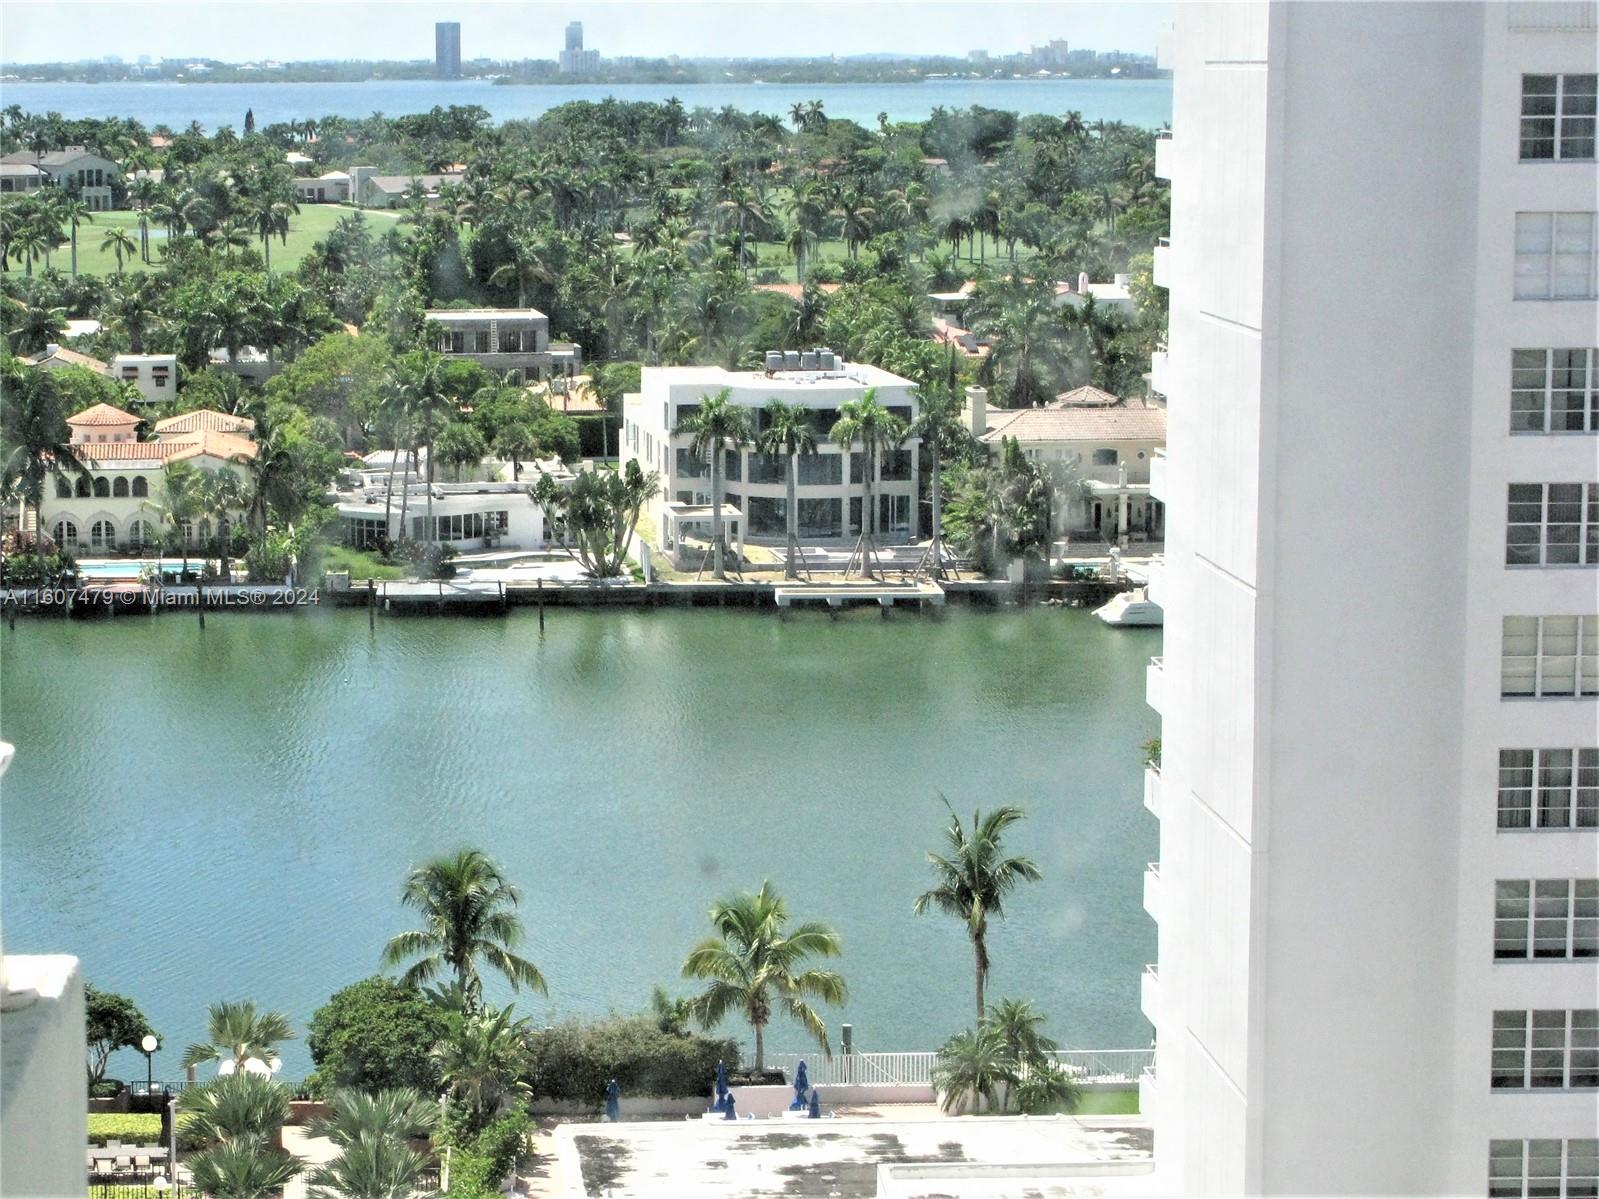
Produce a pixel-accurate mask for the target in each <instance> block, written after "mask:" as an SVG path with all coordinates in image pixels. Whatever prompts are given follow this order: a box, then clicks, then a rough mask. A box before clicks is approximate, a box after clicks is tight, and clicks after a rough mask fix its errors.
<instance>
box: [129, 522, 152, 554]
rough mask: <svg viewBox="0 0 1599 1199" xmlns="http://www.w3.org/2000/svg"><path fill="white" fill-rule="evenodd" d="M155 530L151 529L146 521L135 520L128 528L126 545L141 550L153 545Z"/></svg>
mask: <svg viewBox="0 0 1599 1199" xmlns="http://www.w3.org/2000/svg"><path fill="white" fill-rule="evenodd" d="M155 540H156V537H155V529H153V528H151V526H150V522H149V521H147V520H136V521H134V522H133V523H132V524H131V525H129V526H128V544H129V545H130V546H131V547H132V548H134V549H136V550H142V549H143V548H144V547H145V546H147V545H154V544H155Z"/></svg>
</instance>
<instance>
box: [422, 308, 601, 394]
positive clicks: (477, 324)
mask: <svg viewBox="0 0 1599 1199" xmlns="http://www.w3.org/2000/svg"><path fill="white" fill-rule="evenodd" d="M427 319H428V322H429V323H430V324H433V325H437V326H438V338H437V341H436V342H435V344H434V348H435V349H437V350H438V351H439V352H440V353H442V354H444V355H445V356H446V357H452V358H467V359H470V360H471V361H473V362H475V363H477V364H478V365H479V366H481V367H483V368H484V369H485V370H489V371H493V372H494V373H495V374H496V375H498V376H500V377H502V378H503V377H505V376H506V375H510V376H511V377H512V380H513V381H514V382H517V383H532V382H534V381H535V380H543V379H550V378H557V377H560V378H571V377H573V376H575V375H576V374H578V372H579V371H580V370H581V369H582V367H583V351H582V350H581V349H580V348H579V347H578V346H577V345H575V344H574V343H572V342H569V341H551V340H550V318H549V317H547V316H545V315H544V314H543V313H542V312H540V311H539V310H538V309H537V308H430V309H428V312H427Z"/></svg>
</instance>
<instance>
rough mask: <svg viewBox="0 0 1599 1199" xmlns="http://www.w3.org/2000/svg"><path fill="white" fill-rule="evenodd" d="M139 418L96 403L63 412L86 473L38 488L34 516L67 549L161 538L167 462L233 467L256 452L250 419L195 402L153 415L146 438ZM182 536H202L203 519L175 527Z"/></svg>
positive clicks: (196, 541)
mask: <svg viewBox="0 0 1599 1199" xmlns="http://www.w3.org/2000/svg"><path fill="white" fill-rule="evenodd" d="M140 420H141V418H140V417H138V416H136V415H135V414H133V413H131V412H125V411H123V410H122V409H120V408H114V407H112V406H111V405H110V404H96V405H95V406H94V407H92V408H87V409H85V410H84V411H82V412H80V413H78V414H77V415H76V416H71V417H68V418H67V425H68V427H69V428H70V429H71V443H72V446H73V448H74V449H75V450H76V452H77V454H78V456H79V458H80V459H81V460H82V461H83V464H84V465H85V466H86V467H87V468H88V474H87V476H78V475H75V474H68V475H66V476H64V477H61V478H57V479H55V480H53V481H52V483H51V484H50V485H48V486H47V487H46V488H45V493H44V501H43V503H42V504H41V505H40V511H39V524H40V527H41V528H43V530H44V531H45V532H46V533H47V534H49V535H50V536H51V537H53V538H54V539H55V541H56V544H57V545H59V546H61V547H62V548H63V549H65V550H67V551H68V552H69V553H74V554H84V553H95V554H99V553H109V552H111V551H114V550H141V549H144V548H146V547H149V546H154V545H157V544H159V543H160V540H161V536H162V534H164V533H165V532H166V531H167V529H166V527H165V525H164V524H163V522H162V519H161V511H162V508H163V507H164V499H165V492H164V488H165V483H166V476H165V474H164V473H163V472H164V470H165V468H166V466H167V465H168V464H169V463H172V462H187V463H189V464H190V465H191V466H194V467H195V468H197V469H199V470H205V471H220V470H235V471H237V470H240V469H241V468H242V467H243V466H244V465H245V464H247V463H248V462H250V461H251V460H252V459H254V457H255V455H256V447H255V442H254V441H253V440H252V439H251V438H252V435H253V432H254V424H253V422H251V421H249V420H246V419H244V418H241V417H235V416H230V415H228V414H227V413H223V412H213V411H209V410H201V411H199V412H190V413H185V414H183V415H182V416H180V417H174V418H172V419H171V420H168V421H160V422H157V425H156V428H155V430H154V435H153V436H152V437H151V439H149V440H147V441H141V440H139V437H138V427H139V424H140ZM176 531H177V533H178V534H179V536H180V537H181V538H182V540H183V541H184V542H185V544H189V545H200V544H204V543H205V542H206V541H207V540H208V539H209V538H210V536H211V525H210V521H209V520H202V521H200V522H198V523H197V524H191V523H190V522H184V524H183V526H182V527H181V528H179V529H178V530H176Z"/></svg>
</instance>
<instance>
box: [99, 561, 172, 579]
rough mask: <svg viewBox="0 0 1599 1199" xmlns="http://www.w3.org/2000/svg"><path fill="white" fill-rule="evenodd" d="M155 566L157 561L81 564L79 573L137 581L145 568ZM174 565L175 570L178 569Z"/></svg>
mask: <svg viewBox="0 0 1599 1199" xmlns="http://www.w3.org/2000/svg"><path fill="white" fill-rule="evenodd" d="M147 565H148V566H154V565H155V559H154V558H151V559H149V560H148V561H142V562H135V561H132V560H131V559H130V560H124V561H121V562H79V563H78V573H79V574H80V575H83V576H84V577H86V578H91V579H136V578H138V577H139V572H140V571H142V570H143V569H144V568H145V566H147ZM178 568H179V567H178V566H177V565H174V569H178Z"/></svg>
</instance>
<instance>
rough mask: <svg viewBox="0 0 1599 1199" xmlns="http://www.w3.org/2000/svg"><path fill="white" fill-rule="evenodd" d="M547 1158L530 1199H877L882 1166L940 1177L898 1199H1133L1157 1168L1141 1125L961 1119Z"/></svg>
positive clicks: (612, 1129)
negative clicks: (949, 1198) (1090, 1198)
mask: <svg viewBox="0 0 1599 1199" xmlns="http://www.w3.org/2000/svg"><path fill="white" fill-rule="evenodd" d="M877 1113H881V1114H877ZM541 1147H542V1148H545V1149H546V1151H547V1152H552V1153H553V1158H554V1160H553V1161H549V1162H547V1163H546V1164H545V1167H544V1168H543V1169H542V1170H541V1171H540V1174H539V1176H538V1177H537V1178H534V1179H530V1180H528V1183H529V1189H528V1191H527V1194H529V1195H535V1196H542V1197H544V1199H600V1197H601V1196H606V1197H610V1199H633V1197H637V1199H646V1197H647V1199H673V1197H674V1196H682V1197H683V1199H689V1197H693V1199H734V1197H735V1196H736V1197H738V1199H746V1197H748V1199H757V1197H765V1196H800V1197H812V1199H871V1197H875V1196H877V1195H878V1194H879V1190H878V1179H879V1167H881V1166H888V1165H896V1164H898V1165H920V1166H924V1167H925V1168H926V1169H925V1170H923V1171H916V1173H925V1174H928V1175H929V1177H927V1178H926V1180H925V1184H924V1182H923V1181H922V1180H911V1179H907V1180H904V1184H905V1185H907V1186H908V1188H909V1189H902V1184H901V1182H900V1181H895V1183H894V1184H893V1194H895V1195H901V1194H903V1195H923V1194H925V1195H963V1196H964V1195H971V1196H973V1197H976V1196H990V1195H1007V1194H1022V1193H1024V1191H1025V1193H1028V1194H1034V1193H1036V1194H1039V1195H1051V1194H1053V1195H1060V1196H1076V1195H1095V1194H1107V1193H1110V1192H1111V1191H1112V1190H1114V1191H1116V1192H1117V1193H1132V1192H1133V1191H1135V1190H1136V1189H1138V1185H1139V1183H1140V1181H1142V1180H1146V1179H1147V1178H1148V1169H1149V1167H1150V1165H1151V1162H1152V1158H1151V1147H1152V1140H1151V1135H1150V1130H1149V1127H1148V1123H1147V1121H1141V1120H1140V1119H1139V1118H1138V1117H1114V1116H1106V1117H1093V1118H1085V1119H1081V1120H1079V1119H1076V1118H1073V1117H1070V1116H1047V1117H1033V1118H1028V1117H1021V1116H1016V1117H1010V1116H1006V1117H992V1116H984V1117H976V1118H974V1117H964V1118H952V1117H944V1116H941V1115H940V1114H938V1113H937V1111H936V1109H931V1108H930V1109H928V1110H927V1111H925V1112H924V1111H914V1112H913V1111H904V1112H896V1111H895V1110H894V1109H893V1108H879V1109H866V1110H859V1111H857V1110H847V1114H845V1115H843V1116H840V1117H838V1118H834V1119H828V1120H819V1121H810V1120H738V1121H722V1120H712V1121H703V1120H684V1121H659V1122H653V1123H633V1124H563V1125H560V1126H558V1127H557V1128H556V1129H555V1130H554V1132H553V1135H552V1136H551V1137H550V1138H549V1139H548V1141H547V1142H546V1143H545V1145H543V1146H541ZM1068 1164H1069V1166H1070V1169H1068V1170H1063V1166H1067V1165H1068ZM986 1165H992V1166H994V1167H1000V1168H1002V1171H1003V1176H998V1174H997V1172H996V1171H994V1170H989V1169H985V1168H984V1167H985V1166H986ZM1028 1167H1037V1170H1036V1172H1035V1173H1029V1171H1028ZM1112 1175H1119V1176H1121V1177H1116V1178H1115V1179H1114V1181H1113V1179H1112V1177H1111V1176H1112ZM1035 1177H1036V1182H1035V1181H1034V1179H1035ZM1045 1180H1048V1181H1045ZM1038 1183H1042V1184H1043V1186H1044V1189H1041V1190H1037V1189H1035V1188H1036V1186H1037V1184H1038ZM1118 1184H1122V1185H1118ZM1127 1184H1130V1185H1127ZM952 1187H953V1189H952Z"/></svg>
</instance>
